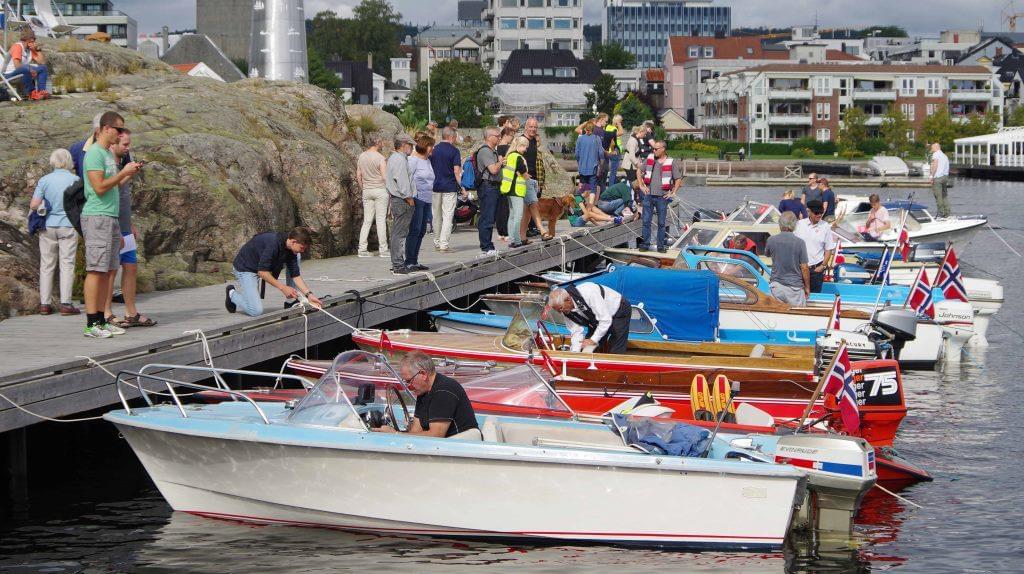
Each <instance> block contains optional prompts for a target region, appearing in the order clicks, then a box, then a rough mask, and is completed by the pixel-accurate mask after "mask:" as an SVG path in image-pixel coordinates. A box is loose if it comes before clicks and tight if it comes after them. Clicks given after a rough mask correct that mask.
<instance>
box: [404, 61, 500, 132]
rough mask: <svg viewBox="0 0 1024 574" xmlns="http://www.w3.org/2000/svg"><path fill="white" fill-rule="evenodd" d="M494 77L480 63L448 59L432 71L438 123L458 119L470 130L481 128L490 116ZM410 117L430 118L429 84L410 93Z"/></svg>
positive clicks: (434, 105) (433, 108)
mask: <svg viewBox="0 0 1024 574" xmlns="http://www.w3.org/2000/svg"><path fill="white" fill-rule="evenodd" d="M490 92H491V76H490V74H488V73H487V71H486V70H484V69H483V68H482V67H480V66H479V65H477V64H473V63H470V62H460V61H458V60H446V61H444V62H440V63H438V64H435V65H434V66H433V67H432V68H431V69H430V103H431V107H432V112H433V119H434V120H435V121H437V122H438V123H447V122H448V121H450V120H453V119H454V120H458V122H459V125H460V126H462V127H468V128H478V127H480V126H481V125H482V124H483V122H484V120H485V119H486V118H487V117H488V111H489V109H488V102H489V99H490V96H489V95H488V94H490ZM406 110H408V113H410V114H411V116H410V117H415V118H426V117H427V82H426V80H423V81H421V82H420V83H419V84H418V85H417V86H416V87H415V88H413V89H412V91H410V92H409V99H408V100H406V104H405V110H403V113H405V112H406Z"/></svg>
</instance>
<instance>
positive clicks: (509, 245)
mask: <svg viewBox="0 0 1024 574" xmlns="http://www.w3.org/2000/svg"><path fill="white" fill-rule="evenodd" d="M522 246H523V243H520V242H518V241H516V242H514V243H509V244H508V248H509V249H519V248H520V247H522Z"/></svg>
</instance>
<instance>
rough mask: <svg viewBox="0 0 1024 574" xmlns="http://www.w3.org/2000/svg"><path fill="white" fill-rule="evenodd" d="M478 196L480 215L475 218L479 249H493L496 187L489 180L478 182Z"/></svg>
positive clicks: (496, 207)
mask: <svg viewBox="0 0 1024 574" xmlns="http://www.w3.org/2000/svg"><path fill="white" fill-rule="evenodd" d="M477 195H478V196H479V198H480V215H479V216H478V217H477V220H476V228H477V234H478V235H479V236H480V251H490V250H492V249H494V241H493V240H492V238H493V236H494V223H495V221H496V220H497V217H498V195H499V193H498V188H497V187H496V186H495V185H494V184H493V183H491V182H489V181H482V182H480V189H478V190H477Z"/></svg>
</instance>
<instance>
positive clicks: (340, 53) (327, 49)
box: [306, 10, 352, 60]
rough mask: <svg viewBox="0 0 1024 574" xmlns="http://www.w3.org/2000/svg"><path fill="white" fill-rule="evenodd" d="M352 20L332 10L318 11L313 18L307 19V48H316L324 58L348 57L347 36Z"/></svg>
mask: <svg viewBox="0 0 1024 574" xmlns="http://www.w3.org/2000/svg"><path fill="white" fill-rule="evenodd" d="M351 22H352V21H351V20H349V19H346V18H340V17H338V15H337V14H335V13H334V12H331V11H330V10H325V11H323V12H318V13H317V15H316V16H314V17H313V19H312V20H307V21H306V28H307V30H308V32H307V35H306V46H307V50H308V51H310V52H311V51H313V50H316V51H317V52H319V53H320V55H321V57H322V58H323V59H324V60H343V59H346V58H347V57H348V56H347V54H346V40H345V38H346V37H347V35H348V30H349V26H350V25H351Z"/></svg>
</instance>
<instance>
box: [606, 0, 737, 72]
mask: <svg viewBox="0 0 1024 574" xmlns="http://www.w3.org/2000/svg"><path fill="white" fill-rule="evenodd" d="M731 30H732V8H729V7H728V6H712V0H605V22H604V26H603V27H602V29H601V40H602V42H606V43H607V42H613V43H617V44H620V45H621V46H622V47H623V48H625V49H626V51H628V52H630V53H631V54H633V55H634V56H636V67H637V68H641V69H647V68H657V67H660V66H661V64H662V62H663V61H664V55H665V46H666V44H667V43H668V39H669V37H671V36H704V37H716V36H717V37H723V36H728V35H729V33H730V31H731Z"/></svg>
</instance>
